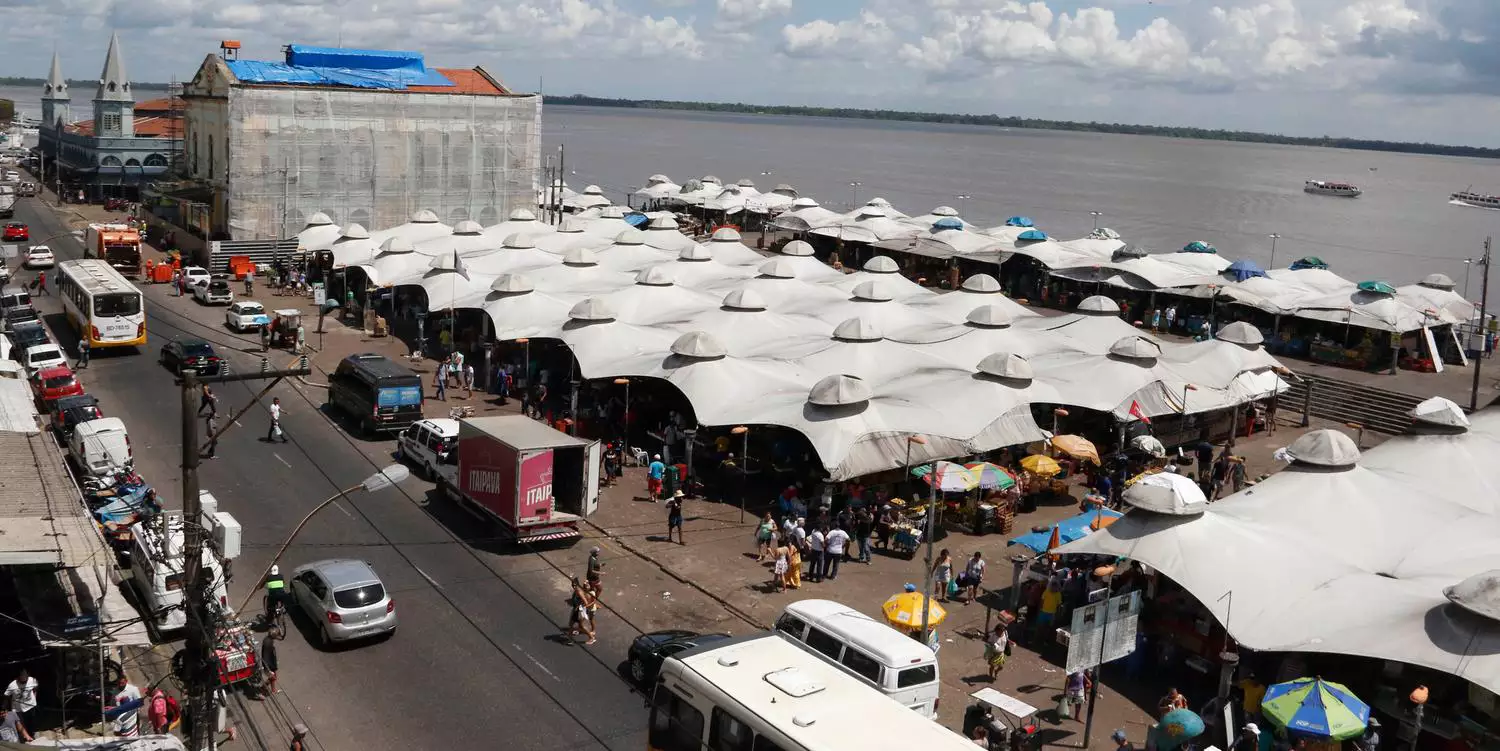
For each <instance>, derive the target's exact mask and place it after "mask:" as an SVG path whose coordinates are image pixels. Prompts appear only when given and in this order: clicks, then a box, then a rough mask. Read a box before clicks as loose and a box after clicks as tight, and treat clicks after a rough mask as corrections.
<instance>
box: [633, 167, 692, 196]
mask: <svg viewBox="0 0 1500 751" xmlns="http://www.w3.org/2000/svg"><path fill="white" fill-rule="evenodd" d="M681 192H682V186H681V185H678V184H677V183H674V182H672V178H670V177H667V176H666V175H661V174H657V175H652V176H651V177H648V178H646V185H645V187H643V188H641V189H640V190H637V191H636V192H635V195H638V196H640V197H642V198H648V199H651V200H654V201H659V200H661V199H664V198H673V197H675V196H676V195H677V194H678V193H681Z"/></svg>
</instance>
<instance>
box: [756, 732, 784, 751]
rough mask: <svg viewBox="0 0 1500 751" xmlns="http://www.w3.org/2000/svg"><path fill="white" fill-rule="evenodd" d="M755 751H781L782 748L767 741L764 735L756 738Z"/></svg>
mask: <svg viewBox="0 0 1500 751" xmlns="http://www.w3.org/2000/svg"><path fill="white" fill-rule="evenodd" d="M753 751H781V747H780V746H778V745H776V744H775V743H773V742H771V741H769V740H766V737H765V736H764V735H757V736H755V747H754V750H753Z"/></svg>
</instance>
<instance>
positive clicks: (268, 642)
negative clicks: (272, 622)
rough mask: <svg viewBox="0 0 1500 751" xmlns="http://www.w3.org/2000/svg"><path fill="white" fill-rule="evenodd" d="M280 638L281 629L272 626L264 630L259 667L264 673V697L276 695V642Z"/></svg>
mask: <svg viewBox="0 0 1500 751" xmlns="http://www.w3.org/2000/svg"><path fill="white" fill-rule="evenodd" d="M280 638H281V629H279V628H277V627H275V626H272V627H271V628H269V629H267V630H266V638H265V639H264V640H263V641H261V643H260V666H261V669H263V670H265V671H266V696H274V695H275V694H276V666H277V660H276V640H277V639H280Z"/></svg>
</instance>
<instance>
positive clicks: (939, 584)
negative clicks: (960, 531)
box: [929, 548, 953, 602]
mask: <svg viewBox="0 0 1500 751" xmlns="http://www.w3.org/2000/svg"><path fill="white" fill-rule="evenodd" d="M952 581H953V558H952V557H951V556H949V555H948V549H947V548H943V549H942V550H940V551H938V557H937V561H935V562H933V564H932V592H931V593H929V596H934V597H937V599H938V601H939V602H947V601H948V585H949V584H950V583H952Z"/></svg>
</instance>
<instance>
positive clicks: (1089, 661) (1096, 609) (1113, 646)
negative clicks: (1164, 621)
mask: <svg viewBox="0 0 1500 751" xmlns="http://www.w3.org/2000/svg"><path fill="white" fill-rule="evenodd" d="M1140 613H1141V593H1140V592H1127V593H1125V594H1123V595H1116V596H1114V597H1111V598H1109V599H1108V600H1105V601H1104V602H1096V603H1094V604H1092V605H1086V606H1084V607H1081V608H1078V609H1077V610H1074V611H1073V623H1072V624H1071V626H1072V628H1071V629H1069V634H1068V658H1067V661H1066V663H1065V667H1066V669H1067V671H1068V672H1069V673H1075V672H1077V671H1079V670H1086V669H1088V668H1091V667H1094V666H1095V665H1099V664H1101V663H1105V662H1111V661H1114V660H1118V659H1120V658H1121V657H1124V656H1126V655H1128V654H1130V653H1131V652H1134V651H1135V637H1136V632H1137V631H1138V630H1139V622H1140Z"/></svg>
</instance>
